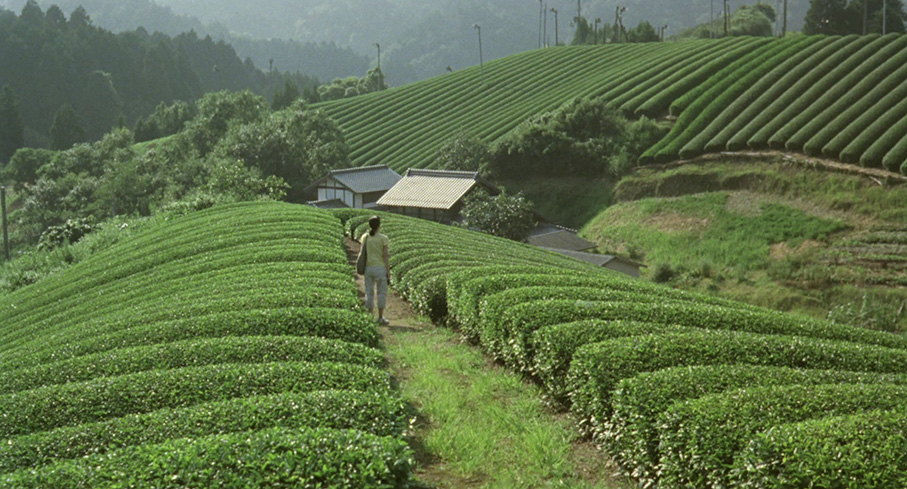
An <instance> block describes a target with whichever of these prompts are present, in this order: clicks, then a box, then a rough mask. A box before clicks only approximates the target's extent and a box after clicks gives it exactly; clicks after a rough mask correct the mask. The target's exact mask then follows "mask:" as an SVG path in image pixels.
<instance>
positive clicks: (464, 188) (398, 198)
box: [378, 168, 500, 223]
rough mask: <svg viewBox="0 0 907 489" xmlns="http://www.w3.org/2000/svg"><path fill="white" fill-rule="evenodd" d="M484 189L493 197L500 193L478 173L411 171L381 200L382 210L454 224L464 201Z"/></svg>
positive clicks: (379, 200) (379, 205)
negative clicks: (473, 193)
mask: <svg viewBox="0 0 907 489" xmlns="http://www.w3.org/2000/svg"><path fill="white" fill-rule="evenodd" d="M480 188H481V189H484V190H485V191H486V192H488V193H489V194H491V195H497V194H499V193H500V191H499V190H498V188H497V187H495V186H494V185H492V184H491V183H489V182H488V181H486V180H485V179H484V178H482V177H480V176H479V173H478V172H471V171H449V170H418V169H413V168H410V169H409V170H408V171H407V172H406V174H405V175H404V176H403V178H401V179H400V181H399V182H397V183H396V185H394V186H393V187H392V188H391V189H390V190H388V191H387V193H386V194H384V196H383V197H381V198H380V199H378V207H379V208H380V209H382V210H386V211H389V212H395V213H397V214H403V215H406V216H411V217H418V218H421V219H428V220H431V221H436V222H442V223H450V222H453V221H454V220H455V219H456V218H457V216H458V215H459V214H460V209H462V208H463V199H465V198H466V196H468V195H469V194H471V193H472V192H474V191H476V190H478V189H480Z"/></svg>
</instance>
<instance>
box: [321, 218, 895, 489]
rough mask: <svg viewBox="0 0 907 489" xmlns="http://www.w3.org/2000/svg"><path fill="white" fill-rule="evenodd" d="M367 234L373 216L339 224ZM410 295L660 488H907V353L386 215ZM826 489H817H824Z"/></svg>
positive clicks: (401, 286) (860, 333) (398, 276)
mask: <svg viewBox="0 0 907 489" xmlns="http://www.w3.org/2000/svg"><path fill="white" fill-rule="evenodd" d="M335 212H336V214H335V215H337V216H339V217H341V218H343V219H346V220H347V225H346V227H347V232H348V233H350V234H351V235H356V234H357V233H360V232H363V231H364V229H365V221H366V219H367V216H365V215H362V214H359V213H357V212H355V211H352V212H351V211H335ZM383 221H384V222H383V225H382V229H383V230H384V232H386V233H387V234H388V235H389V236H392V245H391V246H392V250H391V268H392V275H393V278H394V280H395V281H396V284H397V290H398V291H401V292H402V293H403V294H405V295H406V297H407V298H408V299H409V300H410V301H411V302H412V303H413V304H414V305H415V306H416V307H417V308H418V309H419V310H420V311H421V312H422V313H423V314H426V315H428V316H430V317H432V318H433V319H434V320H435V321H437V322H444V323H447V324H449V325H451V326H452V327H455V328H458V329H459V330H460V331H461V333H462V334H463V335H464V336H465V337H466V338H468V339H470V340H471V341H473V342H474V343H476V344H477V345H479V346H480V347H481V348H482V349H484V350H485V351H486V352H487V353H488V354H489V355H490V356H492V357H494V358H495V359H497V360H498V361H500V362H502V363H503V364H505V365H506V366H508V367H509V368H511V369H513V370H515V371H518V372H521V373H523V374H525V375H526V376H527V377H529V378H532V379H535V380H536V381H537V382H538V383H540V384H541V385H542V386H543V388H544V390H545V391H546V392H547V394H548V396H549V397H550V399H551V401H552V402H554V403H556V404H560V405H562V406H564V407H569V409H570V410H571V411H572V412H573V414H574V415H575V417H576V419H577V420H578V422H579V425H578V428H579V429H580V430H582V431H583V432H585V433H587V434H590V435H591V436H593V437H594V439H595V440H596V441H597V442H598V443H600V444H602V446H603V447H604V448H605V450H606V451H607V453H609V454H610V455H611V456H612V457H613V458H614V459H615V460H616V461H617V462H618V463H619V464H620V465H621V466H622V467H623V468H624V469H625V470H627V471H628V472H629V473H631V474H632V475H633V477H634V478H636V479H637V480H639V481H640V482H641V483H642V484H644V485H646V486H656V485H657V487H668V488H674V487H696V488H704V487H712V488H717V487H761V488H782V487H784V488H793V487H840V486H839V485H836V483H837V482H840V481H841V480H847V481H848V484H850V486H849V487H864V488H869V487H874V488H890V487H902V486H903V485H904V484H905V482H907V475H905V474H907V462H905V458H904V457H903V449H904V447H905V446H907V435H905V431H904V426H905V425H907V420H905V416H907V402H905V399H907V397H905V396H907V338H904V337H903V336H898V335H894V334H890V333H884V332H876V331H870V330H866V329H861V328H856V327H851V326H848V325H842V324H834V323H830V322H826V321H822V320H817V319H812V318H807V317H800V316H793V315H788V314H783V313H779V312H775V311H770V310H766V309H761V308H758V307H754V306H749V305H744V304H740V303H736V302H730V301H725V300H722V299H717V298H714V297H709V296H705V295H699V294H696V293H689V292H683V291H680V290H675V289H670V288H666V287H662V286H658V285H654V284H651V283H646V282H641V281H637V280H634V279H629V278H624V277H623V276H621V275H618V274H615V273H612V272H610V271H608V270H604V269H599V268H594V267H591V266H587V265H584V264H581V263H579V262H574V261H571V260H568V259H565V258H562V257H560V256H558V255H555V254H551V253H548V252H544V251H541V250H536V249H532V248H531V247H528V246H525V245H521V244H518V243H513V242H508V241H506V240H501V239H496V238H492V237H489V236H486V235H481V234H476V233H472V232H469V231H465V230H462V229H457V228H453V227H447V226H441V225H437V224H434V223H430V222H425V221H419V220H414V219H410V218H405V217H400V216H393V215H385V216H384V219H383ZM810 484H816V485H815V486H811V485H810Z"/></svg>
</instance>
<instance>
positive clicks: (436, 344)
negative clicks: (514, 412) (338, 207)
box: [344, 238, 630, 489]
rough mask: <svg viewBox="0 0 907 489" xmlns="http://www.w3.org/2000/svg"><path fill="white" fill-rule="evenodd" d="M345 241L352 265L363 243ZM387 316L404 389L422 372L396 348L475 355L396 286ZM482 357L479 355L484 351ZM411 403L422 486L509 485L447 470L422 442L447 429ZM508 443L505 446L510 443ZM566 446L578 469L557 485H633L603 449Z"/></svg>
mask: <svg viewBox="0 0 907 489" xmlns="http://www.w3.org/2000/svg"><path fill="white" fill-rule="evenodd" d="M344 244H345V247H346V252H347V257H348V259H349V261H350V264H352V265H355V262H356V256H357V254H358V253H359V243H358V242H356V241H354V240H352V239H350V238H345V240H344ZM356 283H357V285H358V286H359V296H360V299H364V297H365V292H364V290H365V286H364V280H363V277H362V276H360V275H357V276H356ZM384 316H385V317H386V318H387V319H388V320H389V321H390V324H389V325H388V326H379V327H378V331H379V332H380V334H381V339H382V343H383V345H384V346H385V356H386V358H387V360H388V365H389V367H390V370H391V373H392V375H393V376H394V379H395V381H396V382H397V383H398V384H399V385H401V386H403V387H405V386H406V384H407V383H408V382H411V381H412V380H411V379H412V378H413V377H414V376H415V375H417V374H422V373H424V372H422V371H417V370H416V368H414V367H412V366H410V365H408V364H407V363H406V361H404V360H401V359H400V358H398V357H396V356H395V355H394V354H393V353H392V352H397V354H399V353H400V352H401V350H407V351H408V349H411V348H418V347H419V346H424V344H423V345H419V346H417V345H416V343H419V342H420V341H425V343H427V344H430V345H431V347H430V348H431V349H432V351H433V355H440V356H444V355H449V356H451V357H453V356H456V355H458V354H460V353H462V352H463V351H464V350H468V351H469V352H471V353H472V354H475V353H476V351H475V348H474V347H472V346H469V345H466V344H464V343H463V342H462V341H461V340H460V339H459V337H457V336H456V335H455V334H452V333H450V332H449V330H446V329H444V328H438V327H437V326H435V325H433V324H431V323H430V322H429V321H428V320H427V319H425V318H422V317H420V316H419V315H417V314H416V313H415V311H414V310H413V308H412V306H411V305H410V304H409V302H407V301H406V300H405V299H403V298H402V297H401V296H400V295H399V294H398V293H397V292H396V291H394V290H393V289H392V288H391V289H389V290H388V296H387V307H386V308H385V311H384ZM416 338H418V339H416ZM479 356H480V357H481V355H479ZM479 363H480V364H481V365H479V366H478V368H479V370H482V371H483V372H485V373H486V374H488V375H501V376H505V375H512V374H509V373H508V372H507V371H505V370H504V369H503V368H502V367H501V366H499V365H496V364H494V363H493V362H491V361H490V360H488V359H485V360H479ZM446 373H448V374H450V375H451V376H456V375H462V374H456V373H454V372H446ZM455 379H456V380H455V381H453V382H456V383H458V382H463V383H465V384H466V385H468V384H471V383H473V382H481V381H482V379H479V378H462V377H455ZM524 382H525V381H524ZM409 402H411V403H412V406H411V407H412V408H413V410H414V414H413V416H414V420H415V422H414V424H413V429H412V432H411V436H409V437H408V438H407V441H408V442H409V444H410V446H411V447H412V448H413V449H414V450H415V452H416V460H417V465H418V466H417V469H416V471H415V474H414V475H415V478H416V480H417V481H418V484H421V486H419V487H424V488H438V489H442V488H443V489H454V488H455V489H472V488H480V487H508V486H509V484H508V483H507V482H502V481H500V480H497V479H496V477H495V474H488V473H485V472H483V469H478V470H477V471H475V472H473V473H471V474H469V475H468V476H464V475H463V473H462V471H461V472H456V471H455V470H453V469H449V468H448V467H449V466H450V464H449V462H448V461H446V460H443V459H441V458H440V457H438V456H437V455H435V454H434V453H432V452H431V451H430V450H429V449H427V448H426V447H425V445H424V443H423V440H424V439H427V435H428V434H430V433H431V432H432V431H433V430H439V429H443V427H442V426H439V425H438V423H436V422H435V421H434V420H431V419H428V417H427V416H425V415H424V414H422V413H421V412H420V411H421V409H422V406H421V400H420V399H419V398H414V399H410V400H409ZM501 402H502V405H503V406H504V408H506V402H507V401H506V400H504V399H502V400H501ZM565 416H567V415H566V414H563V413H553V412H552V413H551V415H550V417H551V419H552V420H553V419H556V418H559V422H560V423H561V424H562V425H563V426H570V425H571V424H572V422H569V421H568V420H566V419H565V418H564V417H565ZM571 430H572V428H568V431H571ZM504 444H505V445H506V441H505V443H504ZM568 450H569V452H570V454H569V459H570V464H571V465H572V466H573V467H574V470H575V471H576V472H575V473H574V474H572V476H571V477H570V478H571V479H572V481H571V482H567V481H562V482H566V483H565V484H561V485H558V487H565V488H578V487H582V488H587V487H605V488H616V487H619V488H626V487H630V485H629V484H627V482H626V479H625V478H624V477H622V476H619V475H617V471H616V469H615V468H614V467H613V465H611V464H610V462H609V461H608V460H607V458H606V457H604V456H603V454H602V452H600V451H599V450H598V449H597V448H596V447H595V446H594V445H593V444H592V443H590V442H588V441H586V440H581V439H574V440H573V441H572V442H570V444H569V447H568ZM526 469H527V470H531V469H532V467H526ZM622 481H623V482H622Z"/></svg>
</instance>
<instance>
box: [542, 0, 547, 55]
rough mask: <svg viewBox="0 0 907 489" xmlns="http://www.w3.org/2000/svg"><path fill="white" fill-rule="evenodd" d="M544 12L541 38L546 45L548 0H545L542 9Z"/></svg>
mask: <svg viewBox="0 0 907 489" xmlns="http://www.w3.org/2000/svg"><path fill="white" fill-rule="evenodd" d="M542 11H543V12H544V13H545V27H544V28H543V29H542V39H544V41H543V42H544V43H545V44H544V45H545V47H546V48H547V47H548V2H545V7H544V8H543V9H542Z"/></svg>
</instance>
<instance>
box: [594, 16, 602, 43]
mask: <svg viewBox="0 0 907 489" xmlns="http://www.w3.org/2000/svg"><path fill="white" fill-rule="evenodd" d="M601 22H602V18H601V17H596V19H595V27H594V28H593V29H592V42H593V43H595V44H598V24H601Z"/></svg>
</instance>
